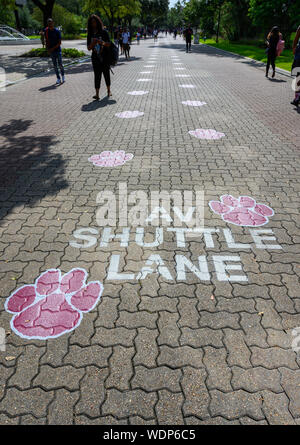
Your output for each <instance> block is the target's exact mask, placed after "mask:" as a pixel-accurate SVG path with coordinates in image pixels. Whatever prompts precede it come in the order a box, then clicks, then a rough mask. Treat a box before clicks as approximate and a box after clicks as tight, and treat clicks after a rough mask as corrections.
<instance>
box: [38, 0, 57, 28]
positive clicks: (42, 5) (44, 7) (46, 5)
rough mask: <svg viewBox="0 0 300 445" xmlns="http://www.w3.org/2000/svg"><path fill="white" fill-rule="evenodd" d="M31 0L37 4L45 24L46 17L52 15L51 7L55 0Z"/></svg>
mask: <svg viewBox="0 0 300 445" xmlns="http://www.w3.org/2000/svg"><path fill="white" fill-rule="evenodd" d="M32 2H33V3H34V4H35V6H37V7H38V8H39V9H40V10H41V12H42V14H43V24H44V26H47V19H49V18H50V17H52V12H53V7H54V3H55V0H44V1H43V2H42V0H32Z"/></svg>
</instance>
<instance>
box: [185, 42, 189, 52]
mask: <svg viewBox="0 0 300 445" xmlns="http://www.w3.org/2000/svg"><path fill="white" fill-rule="evenodd" d="M185 50H186V52H188V50H189V43H188V41H186V42H185Z"/></svg>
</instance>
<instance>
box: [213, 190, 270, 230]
mask: <svg viewBox="0 0 300 445" xmlns="http://www.w3.org/2000/svg"><path fill="white" fill-rule="evenodd" d="M209 207H210V208H211V210H212V211H213V212H214V213H216V214H217V215H221V216H222V219H223V221H226V222H228V223H230V224H235V225H236V226H248V227H257V226H263V225H264V224H267V223H268V222H269V216H273V215H274V210H273V209H271V207H269V206H267V205H265V204H257V203H256V201H255V199H253V198H250V197H249V196H240V197H239V198H238V199H237V198H234V197H233V196H231V195H222V196H221V198H220V201H210V202H209Z"/></svg>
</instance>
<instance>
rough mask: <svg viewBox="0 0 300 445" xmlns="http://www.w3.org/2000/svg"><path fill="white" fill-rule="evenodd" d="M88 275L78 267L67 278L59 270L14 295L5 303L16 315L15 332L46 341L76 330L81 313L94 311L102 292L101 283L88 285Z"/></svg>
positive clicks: (51, 272) (44, 275)
mask: <svg viewBox="0 0 300 445" xmlns="http://www.w3.org/2000/svg"><path fill="white" fill-rule="evenodd" d="M86 278H87V272H86V271H85V270H84V269H80V268H76V269H72V270H70V272H68V273H66V274H65V275H61V271H60V270H59V269H49V270H47V271H46V272H44V273H42V274H41V275H40V276H39V277H38V278H37V279H36V281H35V283H34V284H32V285H25V286H22V287H20V288H19V289H17V290H16V291H15V292H13V293H12V294H11V295H10V296H9V297H8V298H7V300H6V302H5V309H6V310H7V312H10V313H12V314H14V316H13V318H12V319H11V321H10V325H11V328H12V330H13V331H14V332H15V333H16V334H17V335H18V336H19V337H22V338H28V339H30V338H35V339H39V340H46V339H48V338H56V337H59V336H61V335H63V334H66V333H67V332H71V331H73V330H74V329H75V328H77V327H78V326H79V325H80V323H81V320H82V313H83V312H89V311H91V310H92V309H93V308H94V307H95V306H96V305H97V303H98V301H99V299H100V297H101V294H102V292H103V285H102V284H101V283H100V281H90V282H89V283H87V284H86Z"/></svg>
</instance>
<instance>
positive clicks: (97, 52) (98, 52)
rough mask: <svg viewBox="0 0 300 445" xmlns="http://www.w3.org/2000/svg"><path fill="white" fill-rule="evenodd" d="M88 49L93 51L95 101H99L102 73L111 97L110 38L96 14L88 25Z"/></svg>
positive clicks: (90, 18)
mask: <svg viewBox="0 0 300 445" xmlns="http://www.w3.org/2000/svg"><path fill="white" fill-rule="evenodd" d="M87 30H88V33H87V48H88V50H89V51H92V65H93V70H94V82H95V90H96V95H95V96H93V99H95V100H99V91H100V85H101V77H102V73H103V75H104V79H105V83H106V87H107V96H111V95H112V94H111V91H110V52H109V47H110V44H111V43H110V38H109V34H108V32H107V31H106V30H105V29H104V28H103V23H102V21H101V19H100V17H98V16H97V15H95V14H92V15H91V16H90V17H89V19H88V25H87Z"/></svg>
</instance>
